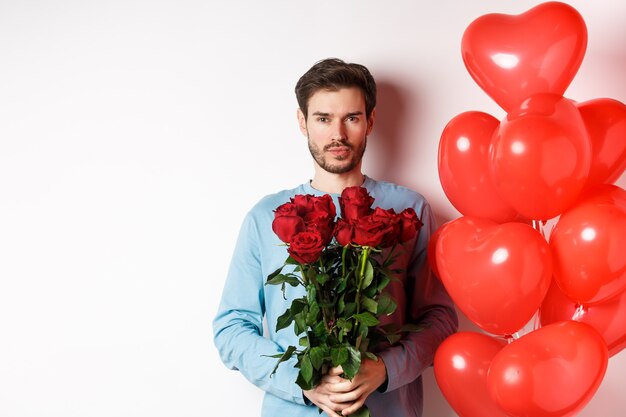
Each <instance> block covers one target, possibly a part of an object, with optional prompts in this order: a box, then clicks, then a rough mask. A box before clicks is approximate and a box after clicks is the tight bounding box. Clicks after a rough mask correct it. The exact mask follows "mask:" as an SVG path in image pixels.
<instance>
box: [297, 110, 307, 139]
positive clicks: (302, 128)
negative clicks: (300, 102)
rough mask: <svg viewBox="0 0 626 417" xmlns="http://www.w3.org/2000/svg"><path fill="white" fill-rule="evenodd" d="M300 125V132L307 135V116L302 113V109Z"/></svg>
mask: <svg viewBox="0 0 626 417" xmlns="http://www.w3.org/2000/svg"><path fill="white" fill-rule="evenodd" d="M298 125H299V126H300V132H302V134H303V135H304V136H307V131H306V117H304V113H302V110H300V109H298Z"/></svg>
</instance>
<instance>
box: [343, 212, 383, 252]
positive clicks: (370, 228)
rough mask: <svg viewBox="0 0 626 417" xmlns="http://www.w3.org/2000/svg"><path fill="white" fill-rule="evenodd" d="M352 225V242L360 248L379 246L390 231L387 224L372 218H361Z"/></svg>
mask: <svg viewBox="0 0 626 417" xmlns="http://www.w3.org/2000/svg"><path fill="white" fill-rule="evenodd" d="M353 225H354V236H353V239H352V242H353V243H355V244H357V245H361V246H371V247H376V246H380V244H381V243H382V242H383V240H384V239H385V236H386V235H387V234H388V233H389V229H390V225H389V224H388V223H387V222H385V221H382V220H380V219H377V218H375V217H373V216H365V217H361V218H359V219H358V220H357V221H355V222H354V223H353Z"/></svg>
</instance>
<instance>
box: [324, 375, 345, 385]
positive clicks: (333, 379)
mask: <svg viewBox="0 0 626 417" xmlns="http://www.w3.org/2000/svg"><path fill="white" fill-rule="evenodd" d="M346 381H348V380H347V379H343V378H342V377H340V376H336V375H332V376H331V375H325V376H323V377H322V383H326V384H338V383H340V382H346Z"/></svg>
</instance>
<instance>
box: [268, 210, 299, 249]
mask: <svg viewBox="0 0 626 417" xmlns="http://www.w3.org/2000/svg"><path fill="white" fill-rule="evenodd" d="M304 229H305V225H304V220H303V219H302V218H301V217H300V216H298V213H297V207H296V205H295V204H293V203H285V204H282V205H280V206H278V208H277V209H276V210H274V221H273V222H272V230H273V231H274V233H276V235H277V236H278V238H279V239H280V240H282V241H283V242H285V243H290V242H291V238H292V237H293V235H295V234H296V233H299V232H302V231H304Z"/></svg>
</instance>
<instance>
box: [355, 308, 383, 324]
mask: <svg viewBox="0 0 626 417" xmlns="http://www.w3.org/2000/svg"><path fill="white" fill-rule="evenodd" d="M352 317H353V318H354V319H356V320H357V321H359V322H360V323H363V324H364V325H365V326H368V327H370V326H376V325H378V323H380V322H379V321H378V319H377V318H376V317H374V315H373V314H372V313H370V312H368V311H365V312H363V313H359V314H355V315H354V316H352Z"/></svg>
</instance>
